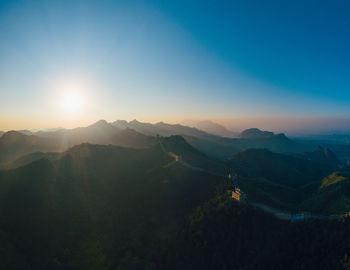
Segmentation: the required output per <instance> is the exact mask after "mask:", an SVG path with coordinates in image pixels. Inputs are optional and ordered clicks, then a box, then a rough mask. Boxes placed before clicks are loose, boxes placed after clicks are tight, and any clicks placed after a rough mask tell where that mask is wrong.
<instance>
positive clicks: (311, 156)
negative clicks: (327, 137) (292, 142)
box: [294, 146, 340, 168]
mask: <svg viewBox="0 0 350 270" xmlns="http://www.w3.org/2000/svg"><path fill="white" fill-rule="evenodd" d="M294 156H295V157H299V158H303V159H307V160H311V161H314V162H317V163H323V164H328V165H330V166H332V167H335V168H336V167H338V166H339V165H340V161H339V159H338V157H337V155H336V154H334V153H333V152H332V151H331V150H330V149H328V148H323V147H321V146H319V147H317V149H315V150H314V151H312V152H304V153H296V154H294Z"/></svg>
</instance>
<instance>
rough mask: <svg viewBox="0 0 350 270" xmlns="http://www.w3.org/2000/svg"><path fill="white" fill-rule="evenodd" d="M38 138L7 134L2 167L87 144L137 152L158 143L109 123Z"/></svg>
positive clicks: (0, 143)
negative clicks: (35, 154) (38, 154)
mask: <svg viewBox="0 0 350 270" xmlns="http://www.w3.org/2000/svg"><path fill="white" fill-rule="evenodd" d="M38 134H40V135H39V136H37V135H30V136H27V135H24V134H23V133H20V132H17V131H11V132H7V133H6V134H4V135H3V136H2V137H1V138H0V166H2V167H4V166H6V165H8V164H9V163H11V162H14V161H15V160H16V159H18V158H20V157H21V156H24V155H28V154H31V153H35V152H63V151H65V150H67V149H68V148H70V147H72V146H74V145H77V144H81V143H86V142H87V143H95V144H102V145H107V144H113V145H120V146H125V147H135V148H139V147H148V146H151V145H153V144H154V143H155V142H156V138H155V137H148V136H145V135H143V134H140V133H138V132H136V131H134V130H130V129H126V130H121V129H119V128H117V127H115V126H113V125H111V124H108V123H107V122H106V121H98V122H96V123H95V124H93V125H90V126H88V127H81V128H75V129H61V130H58V131H54V132H41V133H38ZM20 164H21V163H20ZM11 166H13V164H12V165H11Z"/></svg>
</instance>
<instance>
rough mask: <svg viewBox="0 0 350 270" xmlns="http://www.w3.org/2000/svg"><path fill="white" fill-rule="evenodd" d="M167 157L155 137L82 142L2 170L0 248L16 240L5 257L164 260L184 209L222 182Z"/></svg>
mask: <svg viewBox="0 0 350 270" xmlns="http://www.w3.org/2000/svg"><path fill="white" fill-rule="evenodd" d="M173 161H174V159H173V158H172V157H171V156H169V154H168V153H166V152H164V151H163V150H162V148H161V147H160V145H157V146H154V147H151V148H147V149H128V148H122V147H118V146H102V145H90V144H82V145H79V146H76V147H73V148H72V149H70V150H69V151H67V152H65V153H64V154H63V155H62V156H61V157H60V158H59V159H58V160H56V161H49V160H47V159H40V160H37V161H34V162H33V163H30V164H28V165H26V166H24V167H20V168H17V169H14V170H7V171H0V231H2V232H3V234H4V235H5V236H6V237H4V239H3V240H2V238H0V244H1V245H2V246H1V247H0V250H1V249H6V248H7V247H8V246H11V245H12V244H13V243H15V248H14V249H13V252H11V254H10V255H6V256H10V257H7V260H9V261H13V260H17V261H18V262H19V263H21V262H23V263H24V264H25V265H26V266H27V269H119V268H120V269H122V268H124V269H132V268H134V269H135V268H143V267H148V268H154V267H155V266H157V267H159V266H161V265H163V264H164V263H165V262H164V258H166V253H167V251H168V250H167V249H168V247H169V246H173V244H172V241H173V238H174V236H175V235H174V233H175V232H176V231H177V230H178V228H179V226H180V225H181V224H182V222H183V219H184V217H185V216H186V215H187V214H189V213H190V212H191V211H193V209H194V208H195V207H197V206H198V205H200V204H202V203H204V202H205V201H207V200H208V199H209V198H211V197H212V196H213V195H215V193H216V190H217V189H218V188H220V187H221V186H222V185H223V184H224V182H225V181H224V179H223V178H221V177H219V176H215V175H213V174H209V173H207V172H205V171H200V170H193V169H191V168H188V167H186V166H183V165H182V164H181V163H179V162H173ZM5 240H6V241H5ZM18 253H19V254H21V256H19V255H18ZM0 256H4V255H3V254H1V255H0ZM11 256H12V257H11ZM1 259H5V258H1ZM7 269H11V268H7ZM14 269H15V268H14Z"/></svg>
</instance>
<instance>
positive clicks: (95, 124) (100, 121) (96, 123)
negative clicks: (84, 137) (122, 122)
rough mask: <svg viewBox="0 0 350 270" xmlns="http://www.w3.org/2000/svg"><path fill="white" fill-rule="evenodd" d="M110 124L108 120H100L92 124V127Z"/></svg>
mask: <svg viewBox="0 0 350 270" xmlns="http://www.w3.org/2000/svg"><path fill="white" fill-rule="evenodd" d="M106 125H109V123H108V122H107V121H106V120H103V119H101V120H98V121H97V122H95V123H93V124H92V125H90V127H92V126H106Z"/></svg>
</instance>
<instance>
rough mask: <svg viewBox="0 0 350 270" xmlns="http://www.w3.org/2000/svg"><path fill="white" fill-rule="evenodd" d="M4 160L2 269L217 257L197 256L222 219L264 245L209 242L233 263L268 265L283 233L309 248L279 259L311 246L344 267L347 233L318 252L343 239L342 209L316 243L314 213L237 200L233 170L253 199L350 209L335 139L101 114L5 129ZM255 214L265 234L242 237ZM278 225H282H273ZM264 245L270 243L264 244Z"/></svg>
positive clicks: (167, 263) (345, 167) (198, 262)
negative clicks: (310, 217) (298, 217)
mask: <svg viewBox="0 0 350 270" xmlns="http://www.w3.org/2000/svg"><path fill="white" fill-rule="evenodd" d="M0 165H1V167H2V170H0V248H1V250H4V251H6V252H5V253H4V257H3V265H5V267H6V269H22V268H27V269H36V270H37V269H141V268H144V267H145V266H147V267H149V268H150V269H157V268H159V267H160V268H164V269H180V268H181V269H186V267H185V266H193V268H195V269H199V268H202V269H205V268H206V267H205V265H207V266H209V265H212V266H213V265H217V264H218V263H220V261H219V262H218V261H217V259H216V258H217V256H209V255H207V256H206V258H205V259H203V258H202V259H199V257H202V256H203V254H206V253H207V252H208V250H207V249H204V250H203V247H204V246H203V244H202V243H211V241H212V240H210V239H212V237H215V238H218V239H220V237H221V236H220V235H217V231H216V229H214V228H215V227H217V228H220V230H221V231H222V232H225V234H227V237H229V238H231V237H233V238H234V239H241V240H240V241H241V242H242V243H245V245H246V246H247V248H248V247H249V250H251V251H252V252H255V254H256V256H257V257H256V260H254V261H252V262H250V263H248V264H247V263H246V262H245V260H243V259H242V258H243V257H244V255H242V254H241V255H239V254H240V249H238V246H237V245H227V243H226V242H225V240H221V241H222V242H221V243H222V244H220V243H217V242H216V241H215V243H211V244H210V245H209V246H208V249H210V250H211V252H218V254H220V255H218V256H220V257H222V258H223V260H224V261H225V263H223V265H226V266H227V265H233V266H235V267H236V266H237V267H243V266H247V265H249V267H248V266H247V267H248V268H247V269H255V268H256V267H255V266H256V265H257V264H258V265H260V266H261V268H263V269H268V267H269V266H271V260H272V258H273V257H274V255H273V253H274V252H273V250H274V248H277V247H278V246H284V247H286V244H285V243H284V244H282V242H279V241H282V239H283V241H285V242H287V243H289V242H290V241H291V240H292V239H299V241H300V243H303V249H300V250H296V249H295V246H294V245H290V246H289V245H287V246H288V249H290V250H294V252H297V253H298V255H296V256H295V257H294V256H287V257H286V258H284V259H283V260H281V261H279V260H277V261H276V260H273V263H274V265H276V267H277V266H278V267H282V266H283V265H285V262H286V261H288V262H289V264H290V265H291V268H290V269H293V267H292V266H296V265H300V262H299V261H298V260H299V258H301V257H304V256H306V255H305V253H304V252H306V253H308V252H311V251H312V252H313V254H316V255H315V256H317V258H322V259H323V260H324V261H325V262H324V263H325V264H327V265H331V266H332V269H337V268H339V267H341V266H342V265H343V263H342V261H341V260H333V258H334V257H339V256H344V254H346V252H347V250H348V247H347V246H346V244H345V243H343V242H342V245H341V247H340V248H338V249H337V250H334V251H332V252H331V253H329V255H328V256H329V257H322V254H321V253H322V252H321V250H324V249H326V250H328V249H329V248H330V247H331V246H332V245H333V244H334V243H333V241H336V240H337V241H342V240H341V239H342V238H343V237H344V236H343V234H346V233H345V232H346V230H347V229H346V228H347V224H348V220H347V219H346V220H345V221H344V222H340V221H338V220H333V219H332V220H330V221H328V220H327V219H326V220H324V221H317V222H319V223H318V224H319V225H317V226H316V228H315V227H314V228H313V231H314V232H318V233H319V234H320V235H322V230H323V229H322V228H324V227H325V226H330V227H332V226H333V227H334V226H337V228H338V229H337V230H338V231H337V233H336V232H335V231H331V232H328V234H332V241H330V242H322V245H321V244H320V241H319V240H318V239H319V237H318V236H317V235H318V234H315V235H312V236H310V238H308V239H310V242H308V241H306V240H305V237H304V236H303V234H304V232H306V231H307V232H309V230H310V229H309V227H308V223H305V224H301V225H300V228H299V227H294V226H299V225H294V223H288V222H289V221H288V222H287V221H282V220H278V219H277V218H276V217H274V216H272V215H270V214H268V213H265V212H263V211H261V210H259V209H257V208H254V207H252V206H250V205H248V204H244V203H243V204H237V203H235V202H233V199H232V198H231V195H230V194H231V189H232V183H231V182H230V180H229V179H228V176H227V175H228V174H229V173H232V174H235V175H236V176H237V177H238V184H239V186H240V188H241V189H242V190H243V191H244V192H245V193H246V194H247V196H248V199H249V201H250V202H254V203H257V204H261V205H265V206H268V207H274V208H276V209H279V211H290V212H293V213H294V212H296V213H297V212H299V211H311V212H312V213H313V214H315V215H316V214H317V215H343V214H345V213H346V212H348V211H350V184H349V183H350V173H349V171H350V169H349V168H350V167H349V164H347V163H346V162H344V161H343V160H340V159H339V158H338V157H337V154H336V153H334V152H333V151H332V150H331V149H329V148H326V147H322V146H319V147H315V148H313V144H311V145H310V144H305V143H303V142H300V141H299V142H298V141H295V140H292V139H290V138H288V137H287V136H285V135H284V134H275V133H273V132H269V131H261V130H259V129H256V128H251V129H248V130H245V131H243V132H242V133H240V134H238V135H237V136H236V137H235V138H229V137H222V136H219V135H217V134H211V133H209V132H205V131H203V130H200V129H197V128H193V127H188V126H184V125H171V124H167V123H163V122H160V123H157V124H150V123H141V122H139V121H136V120H134V121H130V122H127V121H123V120H118V121H115V122H113V123H108V122H107V121H104V120H100V121H98V122H96V123H94V124H92V125H89V126H87V127H79V128H74V129H58V130H52V131H39V132H28V131H9V132H6V133H5V134H3V136H1V137H0ZM223 209H226V210H223ZM233 217H236V219H235V220H233V219H232V218H233ZM219 220H220V222H219ZM226 223H227V224H231V225H230V229H229V231H230V232H228V229H227V228H225V226H224V225H223V224H226ZM254 224H260V225H261V224H263V225H261V227H260V229H262V230H264V231H265V233H264V237H263V238H264V240H263V241H262V242H260V240H258V239H261V237H258V235H257V237H256V238H253V239H252V240H249V241H248V240H247V239H248V238H247V239H246V238H244V237H243V236H244V235H251V234H252V231H251V229H252V227H254V226H256V225H254ZM274 224H275V225H276V227H274V226H275V225H274ZM289 226H290V227H289ZM206 228H207V229H210V232H208V231H207V229H206ZM282 228H285V229H282ZM284 230H286V231H284ZM294 230H295V231H294ZM238 232H239V233H238ZM276 232H278V233H279V235H280V237H277V238H276V237H267V235H273V233H276ZM291 233H292V234H293V237H291V236H290V234H291ZM342 233H343V234H342ZM265 236H266V238H265ZM242 237H243V238H242ZM320 237H321V236H320ZM277 239H280V240H277ZM224 243H226V244H224ZM266 245H267V246H270V245H271V246H272V247H273V248H272V247H270V248H267V247H266ZM257 247H260V248H266V253H264V256H258V254H259V252H258V249H260V248H257ZM240 248H242V247H241V246H240ZM212 249H214V250H212ZM216 249H217V251H215V250H216ZM227 249H229V250H230V253H226V250H227ZM169 250H171V252H170V254H169ZM315 250H316V251H315ZM184 252H185V253H184ZM270 252H271V253H270ZM290 252H291V251H289V252H288V254H289V253H290ZM43 254H45V256H44V257H43ZM155 254H156V255H155ZM230 254H231V255H230ZM232 254H236V255H234V256H236V257H235V258H236V259H235V260H233V259H232V257H231V256H233V255H232ZM198 256H199V257H198ZM0 257H1V254H0ZM1 258H2V257H1ZM5 258H6V260H5ZM203 260H204V261H205V265H203ZM319 260H320V259H317V260H316V259H312V260H311V261H309V260H305V262H304V261H303V262H302V264H303V265H308V264H307V263H306V262H309V263H310V265H312V266H314V265H316V264H318V262H319ZM221 263H222V262H221ZM226 266H225V267H226ZM184 267H185V268H184ZM223 267H224V266H223ZM187 269H191V267H190V268H187Z"/></svg>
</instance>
